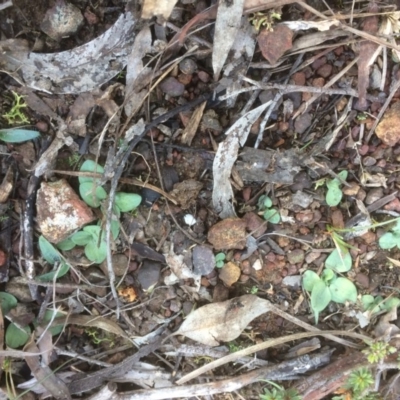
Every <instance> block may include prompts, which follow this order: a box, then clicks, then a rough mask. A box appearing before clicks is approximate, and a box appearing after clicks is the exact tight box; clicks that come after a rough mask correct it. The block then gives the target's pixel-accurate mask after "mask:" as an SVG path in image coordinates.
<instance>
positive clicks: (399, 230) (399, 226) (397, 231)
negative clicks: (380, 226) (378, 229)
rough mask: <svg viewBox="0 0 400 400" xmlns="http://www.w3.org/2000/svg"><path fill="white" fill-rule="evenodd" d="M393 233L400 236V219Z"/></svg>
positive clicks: (397, 220)
mask: <svg viewBox="0 0 400 400" xmlns="http://www.w3.org/2000/svg"><path fill="white" fill-rule="evenodd" d="M391 231H392V232H394V233H398V234H400V218H397V219H396V224H395V225H394V226H393V228H392V229H391Z"/></svg>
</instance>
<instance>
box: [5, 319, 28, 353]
mask: <svg viewBox="0 0 400 400" xmlns="http://www.w3.org/2000/svg"><path fill="white" fill-rule="evenodd" d="M30 335H31V328H29V326H25V327H24V328H23V329H20V328H18V326H17V325H15V324H14V323H11V324H10V325H8V327H7V330H6V344H7V346H8V347H11V348H12V349H17V348H18V347H21V346H23V345H24V344H25V343H26V342H27V341H28V340H29V337H30Z"/></svg>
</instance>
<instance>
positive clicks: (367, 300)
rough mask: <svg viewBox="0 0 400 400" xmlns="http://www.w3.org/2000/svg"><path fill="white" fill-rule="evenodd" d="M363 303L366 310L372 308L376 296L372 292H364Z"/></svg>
mask: <svg viewBox="0 0 400 400" xmlns="http://www.w3.org/2000/svg"><path fill="white" fill-rule="evenodd" d="M361 303H362V305H363V309H364V310H365V311H366V310H369V309H371V307H372V306H373V305H374V303H375V299H374V296H371V295H370V294H364V296H362V297H361Z"/></svg>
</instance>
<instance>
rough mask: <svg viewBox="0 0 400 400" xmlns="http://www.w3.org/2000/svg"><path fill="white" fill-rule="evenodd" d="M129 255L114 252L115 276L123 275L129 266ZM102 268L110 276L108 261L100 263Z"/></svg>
mask: <svg viewBox="0 0 400 400" xmlns="http://www.w3.org/2000/svg"><path fill="white" fill-rule="evenodd" d="M128 260H129V259H128V257H127V256H126V255H125V254H113V256H112V264H113V269H114V274H115V276H123V275H124V274H125V272H126V270H127V268H128ZM100 269H101V270H102V271H103V273H104V275H105V276H107V277H108V269H107V261H106V260H105V261H103V262H102V263H101V264H100Z"/></svg>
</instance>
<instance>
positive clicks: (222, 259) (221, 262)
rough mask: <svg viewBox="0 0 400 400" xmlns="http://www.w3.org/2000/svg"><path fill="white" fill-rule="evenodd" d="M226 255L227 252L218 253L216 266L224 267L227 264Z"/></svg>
mask: <svg viewBox="0 0 400 400" xmlns="http://www.w3.org/2000/svg"><path fill="white" fill-rule="evenodd" d="M225 259H226V255H225V253H218V254H217V255H216V256H215V266H216V267H217V268H222V267H223V266H224V265H225Z"/></svg>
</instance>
